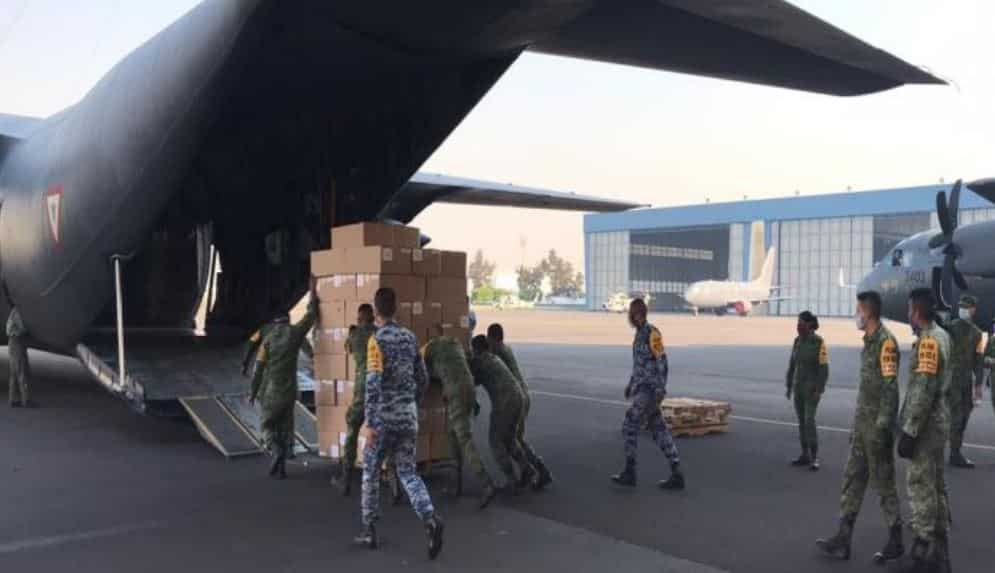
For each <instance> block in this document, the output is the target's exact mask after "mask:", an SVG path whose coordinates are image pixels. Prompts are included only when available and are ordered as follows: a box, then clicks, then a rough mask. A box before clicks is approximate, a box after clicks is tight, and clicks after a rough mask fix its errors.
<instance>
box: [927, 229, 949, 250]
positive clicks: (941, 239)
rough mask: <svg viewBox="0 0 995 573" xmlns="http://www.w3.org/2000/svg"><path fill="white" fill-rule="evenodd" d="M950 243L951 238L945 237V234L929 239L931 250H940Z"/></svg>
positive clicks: (938, 234)
mask: <svg viewBox="0 0 995 573" xmlns="http://www.w3.org/2000/svg"><path fill="white" fill-rule="evenodd" d="M949 242H950V237H948V236H946V235H944V234H943V233H937V234H935V235H933V236H932V237H930V238H929V248H930V249H938V248H940V247H942V246H943V245H946V244H947V243H949Z"/></svg>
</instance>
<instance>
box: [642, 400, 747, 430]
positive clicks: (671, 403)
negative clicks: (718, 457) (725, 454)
mask: <svg viewBox="0 0 995 573" xmlns="http://www.w3.org/2000/svg"><path fill="white" fill-rule="evenodd" d="M660 407H661V409H662V410H663V418H664V419H665V420H666V421H667V426H668V427H669V428H670V432H671V433H672V434H673V435H674V436H691V437H695V436H704V435H706V434H714V433H724V432H728V431H729V413H730V412H732V405H730V404H729V402H717V401H714V400H698V399H695V398H667V399H665V400H664V401H663V404H662V405H661V406H660Z"/></svg>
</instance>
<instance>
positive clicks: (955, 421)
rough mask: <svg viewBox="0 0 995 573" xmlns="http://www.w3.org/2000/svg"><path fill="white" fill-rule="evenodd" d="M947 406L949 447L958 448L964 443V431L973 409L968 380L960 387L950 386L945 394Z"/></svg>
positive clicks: (972, 398) (972, 397)
mask: <svg viewBox="0 0 995 573" xmlns="http://www.w3.org/2000/svg"><path fill="white" fill-rule="evenodd" d="M947 407H948V408H949V409H950V449H951V450H959V449H960V448H961V446H962V445H963V444H964V432H965V431H967V422H968V420H970V419H971V411H972V410H974V392H973V388H971V382H970V380H967V381H966V382H963V383H962V387H960V388H957V387H955V388H951V389H950V393H949V394H947Z"/></svg>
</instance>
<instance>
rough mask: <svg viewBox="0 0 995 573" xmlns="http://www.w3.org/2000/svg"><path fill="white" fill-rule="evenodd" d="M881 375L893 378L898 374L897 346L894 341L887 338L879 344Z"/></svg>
mask: <svg viewBox="0 0 995 573" xmlns="http://www.w3.org/2000/svg"><path fill="white" fill-rule="evenodd" d="M880 360H881V376H883V377H885V378H894V377H896V376H898V347H897V346H896V345H895V341H894V340H892V339H890V338H889V339H888V340H885V341H884V344H882V345H881V357H880Z"/></svg>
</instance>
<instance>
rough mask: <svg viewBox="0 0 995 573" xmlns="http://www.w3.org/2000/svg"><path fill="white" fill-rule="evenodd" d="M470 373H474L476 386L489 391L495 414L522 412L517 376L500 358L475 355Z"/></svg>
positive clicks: (522, 398)
mask: <svg viewBox="0 0 995 573" xmlns="http://www.w3.org/2000/svg"><path fill="white" fill-rule="evenodd" d="M470 371H471V372H472V373H473V382H474V384H477V385H478V386H483V387H484V389H485V390H487V395H488V396H489V397H490V399H491V408H492V410H493V412H494V413H497V414H513V413H515V412H521V410H522V405H523V403H524V396H523V395H522V389H521V387H520V386H519V385H518V380H516V379H515V375H514V374H512V373H511V370H508V367H507V366H505V365H504V362H501V359H500V358H498V357H497V356H496V355H494V354H493V353H491V352H481V353H478V354H475V355H474V357H473V360H471V361H470ZM492 415H493V414H492Z"/></svg>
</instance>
